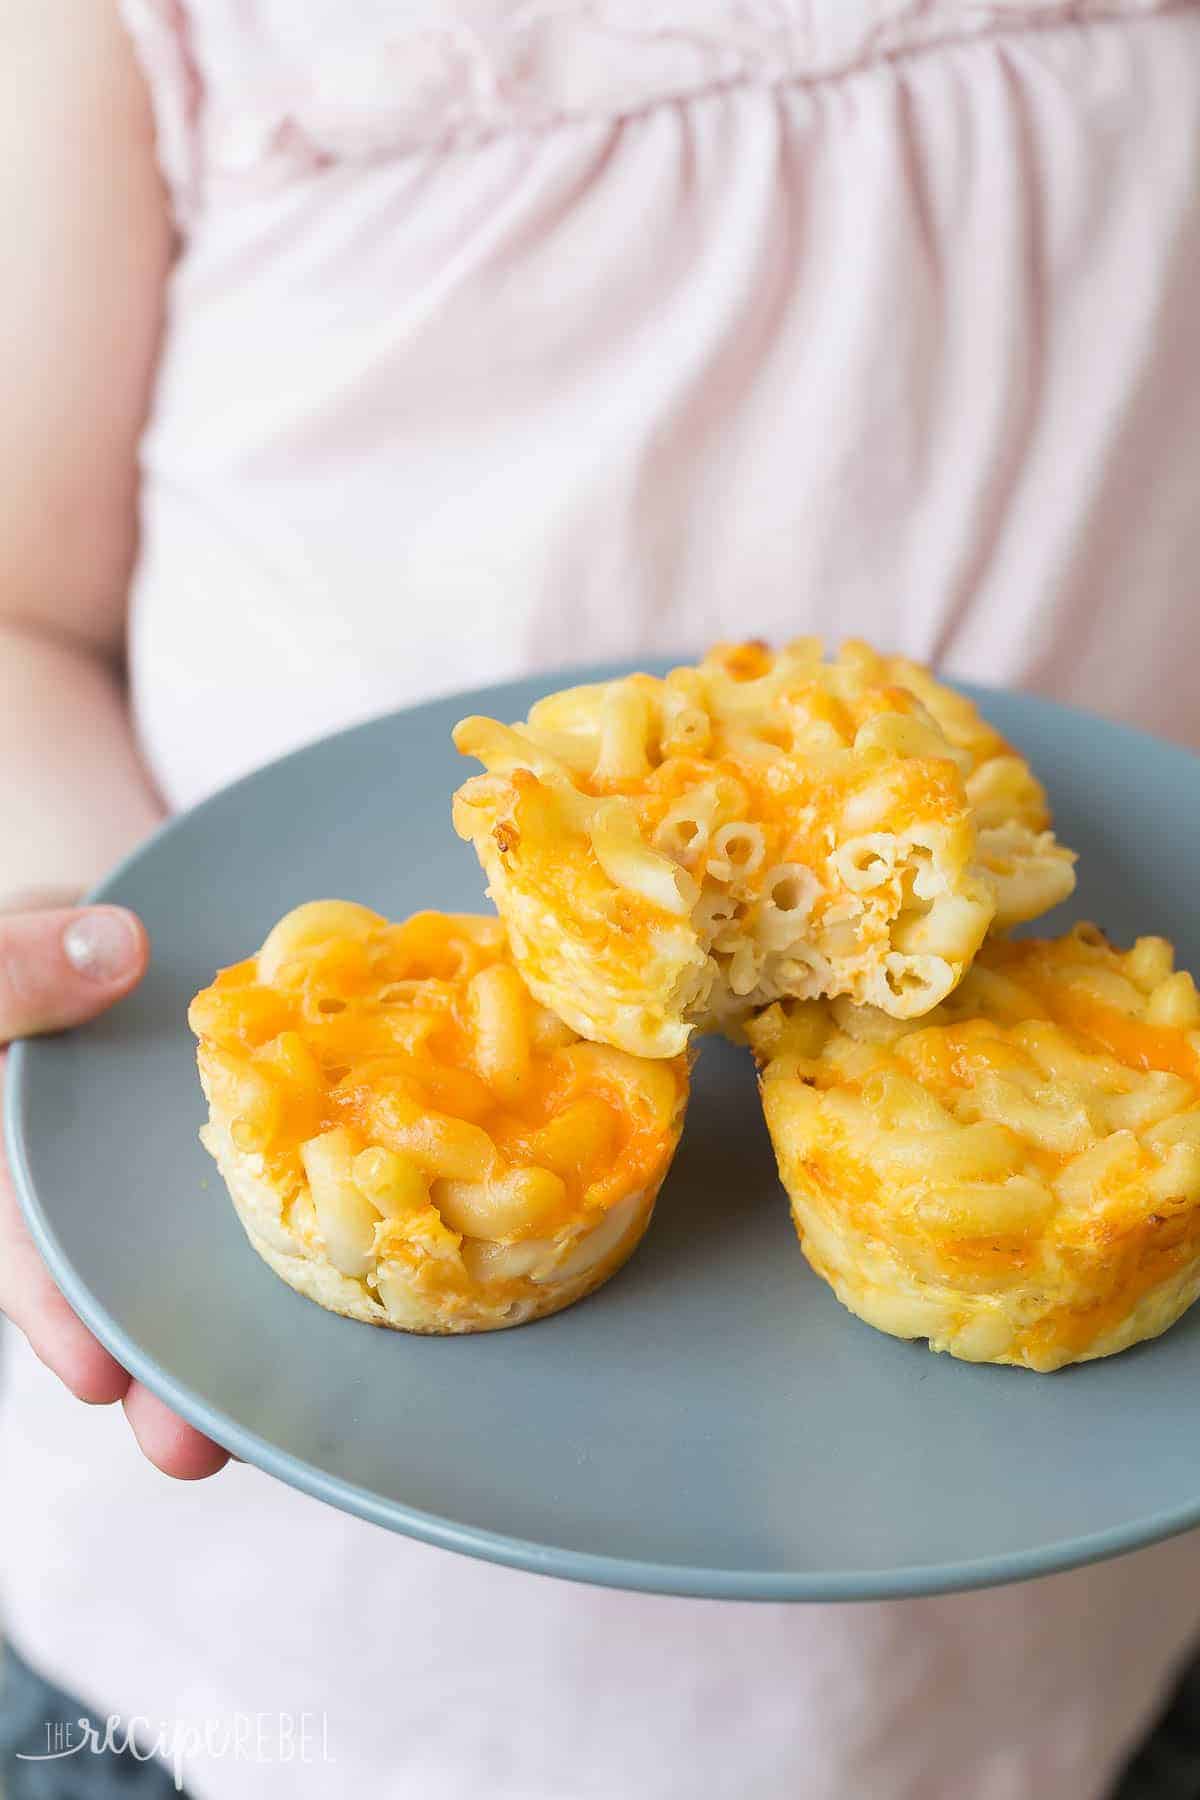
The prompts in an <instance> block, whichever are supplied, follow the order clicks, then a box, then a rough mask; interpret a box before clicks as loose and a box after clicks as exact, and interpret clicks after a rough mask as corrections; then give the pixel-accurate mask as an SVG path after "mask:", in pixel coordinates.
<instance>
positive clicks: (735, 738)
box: [454, 639, 1074, 1056]
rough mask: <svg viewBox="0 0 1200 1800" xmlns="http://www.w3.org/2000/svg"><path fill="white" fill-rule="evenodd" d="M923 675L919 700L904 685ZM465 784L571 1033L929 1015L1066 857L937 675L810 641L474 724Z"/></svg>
mask: <svg viewBox="0 0 1200 1800" xmlns="http://www.w3.org/2000/svg"><path fill="white" fill-rule="evenodd" d="M916 688H920V690H921V692H920V695H919V696H918V694H917V692H915V691H914V690H915V689H916ZM455 743H456V744H457V746H458V748H459V749H460V750H461V751H462V752H463V753H464V754H465V755H469V756H474V757H476V758H478V760H479V761H480V762H482V763H483V764H484V767H485V769H486V771H487V772H486V774H484V775H478V776H475V777H473V778H472V779H470V780H468V781H467V782H466V783H465V784H464V785H463V787H462V788H460V790H459V792H458V793H457V794H456V796H455V800H454V824H455V828H456V830H457V831H458V833H459V835H460V836H461V837H464V838H466V839H468V840H469V841H470V842H471V843H473V844H474V846H475V849H476V852H477V854H478V856H479V859H480V862H481V863H482V865H483V868H484V870H485V871H486V874H487V877H488V881H489V892H490V894H491V897H492V899H493V900H494V902H495V904H496V907H497V909H498V910H499V912H500V914H501V916H502V917H503V919H504V921H505V923H506V925H507V926H508V931H509V938H510V941H511V944H512V949H513V955H514V957H515V960H516V962H517V966H518V967H519V968H520V970H521V973H522V975H523V976H524V978H525V980H526V982H527V983H528V985H529V987H530V989H531V990H532V992H533V993H534V994H535V995H536V996H537V998H538V999H539V1000H540V1001H542V1002H543V1004H544V1005H546V1006H548V1007H550V1008H551V1009H552V1010H553V1011H555V1012H557V1013H558V1014H559V1015H560V1017H562V1018H564V1019H565V1020H567V1021H568V1023H570V1024H571V1025H573V1026H574V1027H575V1029H576V1030H577V1031H579V1032H580V1033H581V1034H582V1035H584V1036H586V1037H590V1038H594V1039H597V1040H599V1041H601V1042H605V1043H610V1044H615V1045H618V1046H620V1047H621V1048H623V1049H625V1050H628V1051H630V1052H632V1053H634V1054H637V1055H644V1056H674V1055H677V1054H678V1053H679V1052H680V1051H681V1050H682V1049H683V1048H684V1046H685V1045H686V1043H687V1041H688V1039H689V1037H690V1035H691V1033H692V1031H693V1030H694V1029H696V1028H697V1027H700V1028H705V1029H709V1028H713V1027H716V1028H720V1029H725V1030H729V1031H731V1032H732V1033H733V1034H734V1035H737V1032H738V1029H739V1026H740V1023H741V1022H742V1021H743V1020H744V1019H746V1018H747V1017H749V1016H750V1015H751V1014H752V1013H753V1012H754V1011H756V1010H757V1009H759V1008H761V1007H763V1006H764V1005H766V1004H768V1003H769V1002H771V1001H773V1000H776V999H778V998H780V997H781V996H785V995H786V996H792V997H795V998H809V997H817V996H827V997H831V996H837V995H846V996H848V997H849V998H851V999H853V1000H855V1001H857V1002H860V1003H869V1004H872V1005H874V1006H877V1007H879V1008H881V1009H882V1010H883V1011H885V1012H887V1013H888V1014H890V1015H892V1016H895V1017H898V1018H911V1017H916V1016H919V1015H921V1014H922V1013H925V1012H928V1011H929V1010H930V1008H931V1007H933V1006H935V1005H937V1003H938V1002H939V1001H940V1000H942V999H943V998H944V997H945V996H946V994H948V993H949V992H950V991H951V989H952V988H953V987H954V986H955V984H956V983H957V982H958V981H959V980H960V979H961V978H962V976H963V974H964V973H965V972H966V969H967V968H968V966H969V965H970V962H971V959H972V957H973V956H974V955H975V952H976V951H977V950H978V948H979V945H980V943H981V942H982V941H983V938H984V935H985V933H986V932H987V931H988V930H989V928H990V927H991V926H992V925H993V924H1002V925H1004V924H1012V923H1015V922H1016V921H1017V920H1019V919H1026V918H1031V917H1033V916H1035V915H1036V914H1037V913H1038V912H1040V911H1042V910H1044V909H1045V908H1047V907H1049V906H1052V905H1054V904H1055V903H1056V902H1057V901H1059V900H1061V899H1063V898H1064V897H1065V896H1066V895H1067V894H1068V893H1069V892H1070V891H1071V888H1072V886H1073V884H1074V874H1073V869H1072V863H1073V857H1072V856H1071V853H1070V852H1069V851H1066V850H1064V849H1063V848H1062V847H1061V846H1059V845H1058V844H1057V843H1056V842H1055V840H1054V838H1053V836H1052V835H1051V833H1050V832H1049V830H1048V829H1047V827H1048V823H1049V820H1048V814H1047V811H1046V801H1045V795H1044V793H1043V792H1042V790H1041V788H1040V787H1039V785H1038V783H1037V782H1036V780H1035V779H1034V777H1033V775H1032V774H1031V773H1030V771H1029V769H1028V767H1027V765H1026V764H1025V763H1023V762H1022V761H1021V759H1020V758H1019V757H1018V756H1017V755H1016V754H1015V752H1013V750H1012V749H1011V748H1010V746H1009V745H1007V744H1006V743H1005V742H1004V740H1003V739H1002V738H1001V737H999V735H998V734H997V733H996V732H994V731H992V730H991V728H990V727H988V726H987V725H985V724H984V722H983V721H982V720H981V719H980V717H979V715H978V713H977V712H976V710H975V708H974V707H973V706H971V705H970V703H969V702H968V701H966V700H964V699H962V698H961V697H960V696H958V695H955V694H953V693H951V692H950V690H949V689H945V688H942V687H941V686H940V685H939V684H938V683H937V682H935V681H934V680H933V678H932V677H931V676H930V675H929V674H928V672H927V671H923V670H920V669H918V668H917V667H916V665H913V664H908V663H903V664H901V663H896V662H888V661H887V660H885V659H883V658H881V657H878V656H876V655H875V653H874V652H873V651H871V650H869V649H868V648H867V647H866V646H865V645H859V644H850V645H847V646H846V647H845V648H844V649H843V651H842V653H841V655H840V656H839V657H837V658H836V659H835V660H834V661H832V662H824V661H823V660H822V656H821V647H820V645H819V643H817V642H816V641H815V640H808V639H805V640H800V641H798V642H796V643H794V644H792V645H789V646H788V647H787V648H786V649H785V650H782V651H780V652H779V653H778V654H774V653H772V652H771V651H770V650H768V649H767V648H766V647H765V646H764V645H761V644H740V645H718V646H717V647H716V648H715V649H714V650H712V651H711V652H710V653H709V655H708V656H706V657H705V659H704V660H703V662H701V663H700V664H699V665H698V666H696V667H694V668H680V669H675V670H673V671H672V672H671V673H670V674H669V675H668V676H667V677H666V678H665V679H664V680H661V681H660V680H657V679H654V678H652V677H650V676H648V675H633V676H629V677H628V678H626V679H624V680H620V681H613V682H607V683H603V684H596V685H592V686H586V687H576V688H571V689H569V690H567V691H565V692H563V693H560V694H552V695H550V696H548V697H547V698H546V699H543V700H540V701H539V702H538V703H537V705H535V706H534V707H533V708H532V709H531V711H530V714H529V718H528V719H527V720H526V721H524V722H523V723H521V724H518V725H515V726H511V727H510V726H505V725H502V724H500V723H498V722H497V721H496V720H493V719H484V718H470V719H465V720H463V721H462V723H461V724H460V725H459V726H458V727H457V729H456V731H455Z"/></svg>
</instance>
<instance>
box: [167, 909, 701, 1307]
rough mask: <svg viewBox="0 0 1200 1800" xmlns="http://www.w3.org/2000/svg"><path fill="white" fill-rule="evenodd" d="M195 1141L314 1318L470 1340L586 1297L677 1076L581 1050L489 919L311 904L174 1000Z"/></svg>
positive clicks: (647, 1201) (646, 1162) (616, 1263)
mask: <svg viewBox="0 0 1200 1800" xmlns="http://www.w3.org/2000/svg"><path fill="white" fill-rule="evenodd" d="M189 1020H190V1023H191V1026H192V1029H193V1031H194V1032H195V1033H196V1036H197V1038H198V1039H199V1050H198V1062H199V1068H200V1078H201V1082H202V1084H203V1087H204V1091H205V1094H206V1096H207V1098H208V1103H209V1122H208V1124H207V1125H206V1126H205V1127H204V1128H203V1130H202V1131H201V1134H200V1135H201V1138H202V1140H203V1142H204V1144H205V1146H206V1148H207V1149H208V1150H209V1151H210V1153H211V1154H212V1156H213V1157H214V1159H215V1161H216V1163H217V1166H218V1167H219V1169H220V1171H221V1174H222V1175H223V1177H224V1179H225V1182H226V1185H227V1186H228V1188H229V1192H230V1195H231V1196H232V1199H233V1203H234V1206H235V1207H236V1209H237V1212H238V1215H239V1217H240V1218H241V1221H242V1224H243V1225H244V1227H245V1229H246V1233H247V1236H248V1237H249V1239H250V1242H251V1243H252V1244H253V1246H254V1248H255V1249H256V1250H257V1251H258V1253H259V1255H260V1256H261V1257H262V1258H263V1260H264V1261H265V1262H267V1263H268V1264H269V1265H270V1267H271V1268H272V1269H274V1270H275V1272H276V1274H278V1275H280V1276H281V1277H282V1278H283V1280H284V1281H286V1282H287V1283H288V1284H289V1285H290V1286H291V1287H294V1288H295V1289H297V1291H298V1292H300V1293H302V1294H305V1295H307V1296H308V1298H309V1299H311V1300H315V1301H317V1303H318V1304H319V1305H321V1306H325V1307H328V1308H329V1309H330V1310H331V1311H333V1312H338V1313H344V1314H346V1315H347V1316H349V1317H351V1318H355V1319H363V1320H366V1321H369V1322H370V1323H372V1324H378V1325H389V1326H393V1327H395V1328H396V1329H398V1330H403V1331H417V1332H439V1333H447V1332H465V1331H489V1330H496V1329H499V1328H502V1327H505V1326H509V1325H519V1324H522V1323H524V1322H525V1321H527V1320H530V1319H536V1318H541V1317H543V1316H544V1315H545V1314H547V1313H552V1312H557V1311H558V1310H559V1309H560V1308H562V1307H564V1306H569V1305H571V1303H572V1302H573V1301H575V1300H578V1299H581V1298H582V1297H583V1295H585V1294H587V1293H589V1292H591V1290H592V1289H594V1288H596V1287H598V1286H599V1285H600V1284H601V1282H603V1281H606V1280H607V1279H608V1277H609V1276H610V1275H612V1274H613V1273H614V1272H615V1271H616V1270H617V1269H618V1268H619V1267H620V1266H621V1264H622V1263H623V1262H624V1261H625V1259H626V1258H627V1257H628V1256H629V1255H630V1254H631V1252H632V1251H633V1250H634V1248H635V1247H636V1245H637V1244H638V1242H639V1241H640V1239H641V1237H642V1234H643V1233H644V1231H645V1230H646V1227H647V1225H648V1224H649V1222H650V1216H651V1213H652V1211H653V1209H654V1202H655V1198H656V1196H657V1193H658V1190H659V1187H660V1185H661V1183H662V1180H663V1177H664V1176H665V1174H666V1172H667V1169H668V1168H669V1166H670V1163H671V1159H672V1156H673V1155H674V1152H675V1147H676V1144H677V1142H678V1139H679V1133H680V1130H681V1128H682V1123H683V1114H684V1108H685V1105H686V1100H687V1093H688V1070H687V1064H686V1061H685V1059H684V1058H682V1057H679V1058H676V1059H674V1060H672V1061H670V1062H650V1061H644V1060H639V1059H638V1058H636V1057H633V1056H629V1055H627V1054H625V1053H624V1052H622V1051H620V1050H615V1049H611V1048H608V1047H605V1046H601V1045H597V1044H590V1043H583V1042H581V1041H580V1039H579V1037H578V1035H577V1034H576V1033H575V1032H574V1031H572V1030H571V1028H570V1027H569V1026H567V1025H564V1024H563V1023H562V1021H561V1020H560V1019H559V1018H557V1017H556V1016H555V1015H554V1014H553V1013H551V1012H549V1011H547V1010H546V1008H545V1007H543V1006H540V1005H539V1004H538V1003H537V1002H536V1001H535V1000H533V999H532V997H531V996H530V995H529V993H528V991H527V990H526V988H525V987H524V985H523V983H522V982H521V979H520V977H519V976H518V974H517V971H516V969H515V968H514V966H513V963H512V959H511V957H510V956H509V953H508V949H507V944H506V940H505V933H504V927H503V925H502V924H501V923H500V921H499V920H498V919H488V918H475V917H468V916H462V915H458V916H448V915H445V914H441V913H434V912H425V913H418V914H416V915H415V916H414V917H413V918H411V919H409V920H407V921H406V922H405V923H403V924H389V923H388V922H387V920H385V919H383V918H381V917H380V916H379V915H378V914H377V913H373V912H370V911H368V910H367V908H366V907H362V906H355V905H350V904H348V903H346V902H343V901H332V900H331V901H315V902H313V903H311V904H309V905H306V906H300V907H298V908H296V910H295V911H294V912H290V913H288V914H287V916H286V917H285V918H283V919H281V920H280V922H279V924H278V925H276V926H275V928H274V929H273V930H272V931H271V933H270V935H269V936H268V938H267V940H266V942H265V943H264V945H263V947H262V949H261V950H260V951H259V953H258V955H257V956H256V957H252V958H250V959H249V960H248V961H246V962H242V963H239V964H237V965H236V966H235V967H233V968H229V969H225V970H223V971H222V972H221V973H220V974H219V975H218V976H217V978H216V980H215V981H214V982H213V984H212V986H211V987H208V988H205V989H204V990H203V992H201V993H199V994H197V996H196V998H195V999H194V1000H193V1002H192V1005H191V1009H190V1013H189Z"/></svg>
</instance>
